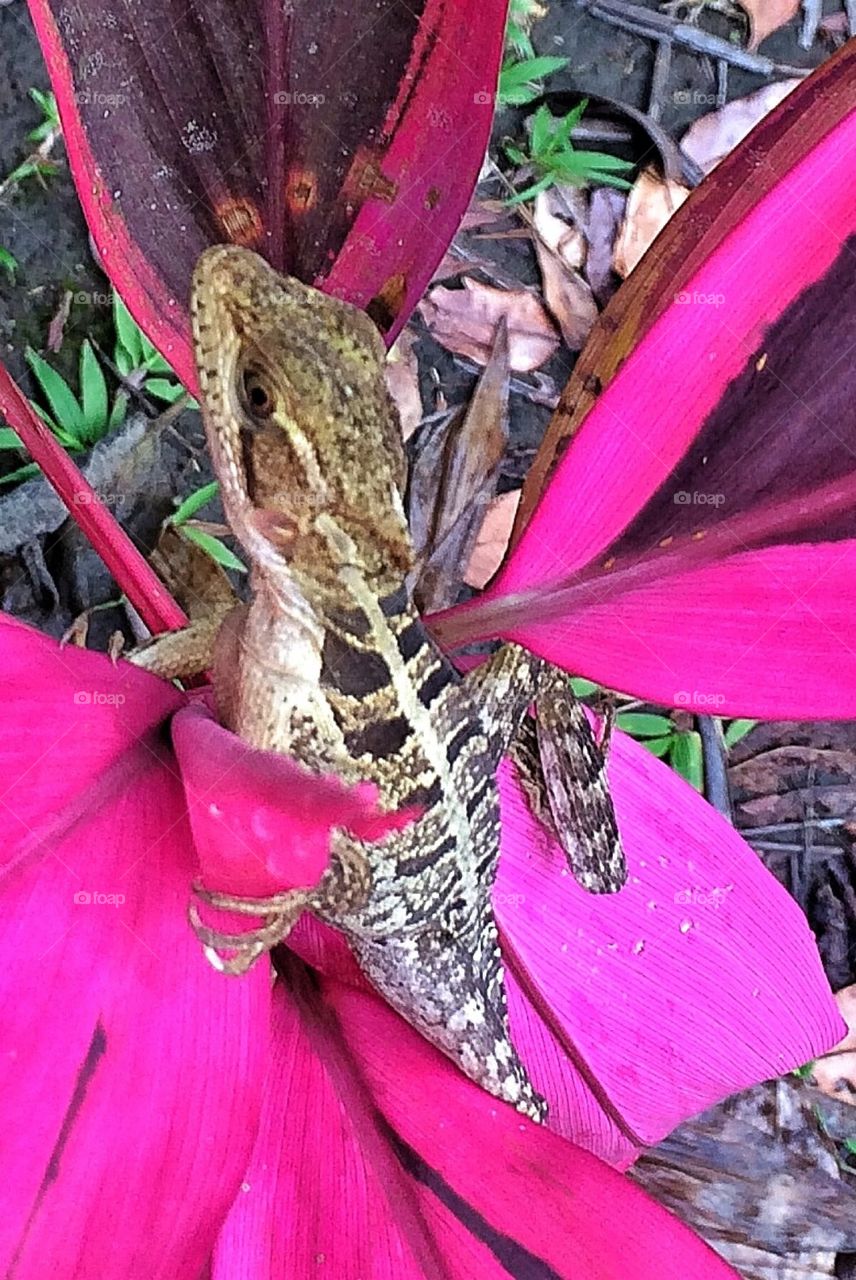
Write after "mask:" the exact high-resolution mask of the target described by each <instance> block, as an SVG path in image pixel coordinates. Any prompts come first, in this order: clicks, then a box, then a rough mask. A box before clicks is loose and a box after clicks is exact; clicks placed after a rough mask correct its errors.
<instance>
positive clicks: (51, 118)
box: [0, 89, 62, 195]
mask: <svg viewBox="0 0 856 1280" xmlns="http://www.w3.org/2000/svg"><path fill="white" fill-rule="evenodd" d="M30 97H31V98H32V99H33V101H34V102H35V103H36V105H37V106H38V107H40V108H41V112H42V118H41V120H40V121H39V123H38V124H37V125H36V127H35V129H31V130H30V132H29V133H28V134H27V141H28V142H32V143H34V144H35V146H34V149H33V150H32V151H31V152H30V154H29V155H28V156H27V157H26V159H24V160H22V161H21V163H20V164H19V165H18V166H17V167H16V168H15V169H13V170H12V172H11V173H10V174H8V175H7V177H5V178H4V179H3V181H2V182H0V195H3V194H5V192H7V191H9V190H12V189H14V188H15V187H19V186H20V185H21V183H22V182H25V181H26V180H27V178H37V179H38V181H39V182H41V183H42V184H43V185H44V183H45V181H46V179H47V178H49V177H51V176H52V175H53V174H55V173H56V168H57V166H56V161H55V160H51V159H50V158H49V157H50V153H51V151H52V150H53V147H54V144H55V143H56V141H57V140H58V139H59V138H60V137H61V135H62V127H61V125H60V122H59V113H58V111H57V105H56V98H55V97H54V95H53V94H52V93H42V91H41V89H31V90H30Z"/></svg>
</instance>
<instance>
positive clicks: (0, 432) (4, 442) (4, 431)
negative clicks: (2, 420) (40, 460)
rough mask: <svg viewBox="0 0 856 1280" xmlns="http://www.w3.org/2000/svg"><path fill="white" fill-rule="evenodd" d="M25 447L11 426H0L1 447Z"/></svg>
mask: <svg viewBox="0 0 856 1280" xmlns="http://www.w3.org/2000/svg"><path fill="white" fill-rule="evenodd" d="M23 447H24V446H23V445H22V444H21V441H20V440H19V438H18V436H17V435H16V434H15V432H14V431H13V430H12V428H11V427H0V449H23Z"/></svg>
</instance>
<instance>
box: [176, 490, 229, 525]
mask: <svg viewBox="0 0 856 1280" xmlns="http://www.w3.org/2000/svg"><path fill="white" fill-rule="evenodd" d="M219 490H220V484H219V482H218V481H217V480H212V481H211V483H210V484H204V485H203V486H202V488H201V489H195V490H194V492H193V493H189V494H188V495H187V497H186V498H185V499H184V501H183V502H182V503H180V504H179V506H178V507H176V509H175V512H174V514H173V516H172V518H171V520H170V523H171V524H184V522H185V520H189V519H190V517H191V516H195V515H196V513H197V511H198V510H199V509H200V507H204V506H205V503H206V502H210V501H211V499H212V498H213V497H214V494H215V493H218V492H219Z"/></svg>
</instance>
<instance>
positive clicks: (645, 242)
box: [612, 169, 689, 277]
mask: <svg viewBox="0 0 856 1280" xmlns="http://www.w3.org/2000/svg"><path fill="white" fill-rule="evenodd" d="M688 195H689V188H688V187H683V186H681V184H680V183H679V182H675V181H673V180H672V179H671V178H668V179H667V178H661V177H660V175H659V174H658V173H655V172H654V170H653V169H645V170H643V172H642V173H640V175H639V177H638V178H637V179H636V181H635V182H634V184H633V187H632V189H631V191H630V194H629V196H628V197H627V204H626V206H625V210H624V221H623V222H622V224H621V229H620V231H619V233H618V237H617V239H616V241H615V250H614V254H613V260H612V265H613V266H614V268H615V270H616V271H617V272H618V274H619V275H620V276H622V277H624V276H629V275H630V272H631V271H632V270H633V268H634V267H635V266H636V264H637V263H638V262H639V260H640V258H641V257H642V255H643V254H644V253H646V252H647V251H648V249H649V248H650V246H651V245H652V244H653V242H654V240H656V238H657V236H658V235H659V234H660V232H661V231H662V230H663V227H665V225H666V223H667V222H668V221H669V219H670V218H671V216H672V214H673V213H674V212H675V210H676V209H679V208H680V207H681V205H682V204H683V203H684V201H685V200H686V198H687V196H688Z"/></svg>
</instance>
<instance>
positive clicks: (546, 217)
mask: <svg viewBox="0 0 856 1280" xmlns="http://www.w3.org/2000/svg"><path fill="white" fill-rule="evenodd" d="M566 211H567V206H566V205H565V203H564V201H563V200H562V199H561V197H560V195H559V193H558V192H557V191H556V189H555V188H551V189H550V190H549V191H542V192H541V194H540V195H539V196H537V197H536V199H535V212H534V216H533V223H534V227H535V233H536V236H537V240H538V241H540V242H541V243H542V244H544V245H545V246H546V247H547V248H548V249H552V251H553V253H554V254H555V255H556V257H557V258H558V259H559V260H560V261H561V262H562V263H563V264H564V266H566V267H567V268H568V270H569V271H580V270H581V269H582V267H583V264H584V262H585V260H586V241H585V236H584V235H583V233H582V231H581V230H580V228H579V226H575V225H573V224H572V223H570V222H568V221H567V219H566V218H565V217H563V216H562V213H563V212H566ZM536 243H537V241H536Z"/></svg>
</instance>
